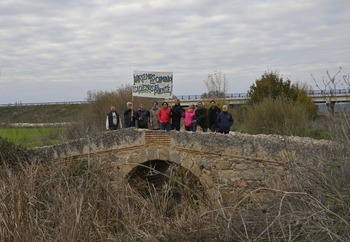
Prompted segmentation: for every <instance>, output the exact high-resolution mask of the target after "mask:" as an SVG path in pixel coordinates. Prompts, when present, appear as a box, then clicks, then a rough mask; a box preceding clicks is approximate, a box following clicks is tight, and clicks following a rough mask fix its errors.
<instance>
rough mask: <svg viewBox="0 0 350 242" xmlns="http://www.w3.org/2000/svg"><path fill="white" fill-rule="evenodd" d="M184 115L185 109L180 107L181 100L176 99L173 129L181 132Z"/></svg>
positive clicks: (172, 111) (172, 113) (173, 108)
mask: <svg viewBox="0 0 350 242" xmlns="http://www.w3.org/2000/svg"><path fill="white" fill-rule="evenodd" d="M183 114H184V109H183V108H182V106H181V105H180V100H179V99H175V104H174V106H172V108H171V129H175V130H177V131H179V130H180V122H181V118H182V116H183Z"/></svg>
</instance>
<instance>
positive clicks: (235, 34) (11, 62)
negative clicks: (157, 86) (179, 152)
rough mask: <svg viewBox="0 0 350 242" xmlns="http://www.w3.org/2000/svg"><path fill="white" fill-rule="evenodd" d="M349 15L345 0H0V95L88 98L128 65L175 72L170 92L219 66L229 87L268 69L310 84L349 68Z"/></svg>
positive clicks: (129, 75) (127, 72)
mask: <svg viewBox="0 0 350 242" xmlns="http://www.w3.org/2000/svg"><path fill="white" fill-rule="evenodd" d="M349 16H350V1H349V0H312V1H311V0H310V1H309V0H308V1H307V0H176V1H175V0H153V1H149V0H31V1H29V0H0V72H1V75H0V104H4V103H15V102H51V101H80V100H85V98H86V96H87V92H88V91H111V90H116V89H117V88H118V87H121V86H122V85H126V84H130V85H131V84H132V83H133V71H134V70H147V71H164V72H173V74H174V94H175V95H180V94H201V93H203V92H205V91H206V88H205V85H204V82H203V81H204V80H205V79H206V78H207V76H208V74H209V73H212V72H213V71H215V70H221V71H222V72H223V73H226V74H227V79H228V92H230V93H240V92H247V90H248V89H249V87H250V86H251V85H252V84H253V83H255V81H256V79H258V78H259V77H261V75H262V74H263V73H264V72H265V71H267V70H272V71H278V72H279V73H280V74H281V75H282V76H283V77H284V78H289V79H290V80H291V81H292V82H294V83H296V82H307V83H309V84H310V85H313V86H314V87H315V85H314V81H313V80H312V78H311V74H313V75H314V76H315V78H316V79H317V80H319V82H320V83H321V82H322V77H326V71H327V70H328V71H329V72H330V73H331V74H332V73H334V74H335V73H336V72H337V71H338V67H339V66H341V67H343V70H342V72H341V75H340V76H339V77H340V78H341V76H342V75H344V74H349V73H350V17H349ZM315 89H316V88H315Z"/></svg>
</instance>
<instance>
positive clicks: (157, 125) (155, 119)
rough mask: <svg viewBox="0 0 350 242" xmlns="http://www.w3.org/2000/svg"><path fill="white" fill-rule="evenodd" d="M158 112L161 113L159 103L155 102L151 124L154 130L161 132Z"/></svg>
mask: <svg viewBox="0 0 350 242" xmlns="http://www.w3.org/2000/svg"><path fill="white" fill-rule="evenodd" d="M158 112H159V107H158V102H157V101H154V102H153V107H152V108H151V110H150V124H151V127H152V129H153V130H159V128H160V123H159V120H158Z"/></svg>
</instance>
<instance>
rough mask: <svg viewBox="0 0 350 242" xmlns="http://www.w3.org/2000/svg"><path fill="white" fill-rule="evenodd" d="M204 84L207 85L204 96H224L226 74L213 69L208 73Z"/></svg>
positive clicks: (226, 84) (226, 82) (226, 83)
mask: <svg viewBox="0 0 350 242" xmlns="http://www.w3.org/2000/svg"><path fill="white" fill-rule="evenodd" d="M204 84H205V86H206V87H207V90H208V92H207V93H203V94H202V97H204V98H225V96H226V90H227V86H228V81H227V74H226V73H224V72H222V71H221V70H220V71H218V70H215V71H213V72H212V73H210V74H208V77H207V79H206V80H204Z"/></svg>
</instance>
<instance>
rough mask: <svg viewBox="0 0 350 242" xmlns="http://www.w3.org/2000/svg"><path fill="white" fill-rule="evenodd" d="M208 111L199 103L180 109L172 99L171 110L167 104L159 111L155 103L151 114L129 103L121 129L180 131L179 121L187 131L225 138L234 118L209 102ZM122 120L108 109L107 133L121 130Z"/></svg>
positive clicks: (141, 107)
mask: <svg viewBox="0 0 350 242" xmlns="http://www.w3.org/2000/svg"><path fill="white" fill-rule="evenodd" d="M210 105H211V106H210V108H208V109H207V108H205V107H204V105H203V103H202V102H198V103H197V107H195V105H193V104H192V105H190V106H189V107H188V109H184V108H183V107H182V106H181V105H180V100H179V99H175V101H174V104H173V105H172V107H169V105H168V103H167V102H163V103H162V106H161V107H158V102H157V101H154V102H153V105H152V108H151V109H150V110H147V109H145V107H144V104H143V103H141V104H140V106H139V109H138V110H134V109H133V104H132V103H131V102H128V103H127V104H126V106H127V108H126V110H125V111H124V124H123V127H124V128H130V127H138V128H141V129H152V130H167V131H170V130H178V131H179V130H180V128H181V119H183V124H184V127H185V130H186V131H192V132H196V130H197V127H198V126H200V127H201V129H202V131H203V132H208V130H210V131H211V132H219V133H224V134H228V133H229V132H230V128H231V126H232V125H233V122H234V121H233V117H232V115H231V113H229V112H228V108H227V106H226V105H223V106H222V110H221V109H220V108H219V107H218V106H217V105H216V102H215V101H214V100H212V101H211V102H210ZM121 127H122V125H121V120H120V116H119V114H118V112H117V111H116V109H115V107H114V106H112V107H111V111H110V112H109V113H108V115H107V119H106V129H109V130H115V129H118V128H121Z"/></svg>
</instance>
